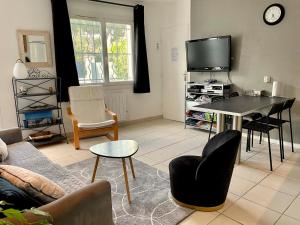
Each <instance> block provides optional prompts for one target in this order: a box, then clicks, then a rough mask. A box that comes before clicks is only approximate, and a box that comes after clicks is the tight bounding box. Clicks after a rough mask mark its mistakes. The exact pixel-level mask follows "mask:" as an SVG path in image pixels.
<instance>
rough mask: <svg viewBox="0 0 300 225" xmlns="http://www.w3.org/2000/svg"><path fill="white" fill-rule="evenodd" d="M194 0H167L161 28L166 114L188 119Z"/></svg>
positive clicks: (166, 116) (164, 110)
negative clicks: (187, 82)
mask: <svg viewBox="0 0 300 225" xmlns="http://www.w3.org/2000/svg"><path fill="white" fill-rule="evenodd" d="M190 3H191V1H190V0H175V1H172V2H169V3H166V4H165V14H166V15H167V18H166V19H165V21H164V23H163V26H162V28H161V50H162V54H161V56H162V59H161V61H162V73H163V88H162V94H163V116H164V118H167V119H171V120H177V121H182V122H183V121H184V110H185V109H184V98H185V97H184V73H185V71H186V60H185V41H186V40H188V39H189V38H190V9H191V8H190V7H191V5H190Z"/></svg>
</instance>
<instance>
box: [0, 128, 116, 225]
mask: <svg viewBox="0 0 300 225" xmlns="http://www.w3.org/2000/svg"><path fill="white" fill-rule="evenodd" d="M0 138H1V139H2V140H3V141H4V142H5V143H6V144H7V145H8V152H9V156H8V159H6V160H5V161H4V162H3V163H0V164H5V165H14V166H19V167H23V168H25V169H28V170H31V171H33V172H36V173H39V174H41V175H43V176H45V177H47V178H48V179H50V180H52V181H54V182H55V183H57V184H58V185H60V186H61V187H62V188H63V189H64V190H65V192H66V195H65V196H64V197H62V198H60V199H58V200H56V201H54V202H51V203H50V204H47V205H44V206H42V207H40V209H41V210H43V211H45V212H49V213H50V214H51V216H52V218H53V224H54V225H70V224H72V225H102V224H103V225H113V224H114V223H113V219H112V203H111V189H110V184H109V182H107V181H99V182H95V183H94V184H89V185H88V184H86V183H84V182H83V181H81V180H80V179H78V178H77V177H76V176H74V175H72V174H71V173H70V172H69V171H68V170H66V169H65V168H63V167H61V166H59V165H57V164H55V163H53V162H51V161H50V160H49V159H48V158H47V157H46V156H44V155H43V154H42V153H41V152H39V150H38V149H36V148H35V147H34V146H33V145H31V144H30V143H28V142H24V141H22V133H21V130H20V129H19V128H13V129H7V130H1V131H0ZM26 217H28V219H29V221H35V220H37V218H35V216H33V215H29V214H27V215H26ZM16 224H18V223H16Z"/></svg>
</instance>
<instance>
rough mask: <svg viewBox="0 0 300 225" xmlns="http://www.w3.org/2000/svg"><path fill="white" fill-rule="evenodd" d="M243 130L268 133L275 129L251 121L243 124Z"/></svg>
mask: <svg viewBox="0 0 300 225" xmlns="http://www.w3.org/2000/svg"><path fill="white" fill-rule="evenodd" d="M243 128H244V129H247V130H253V131H258V132H263V133H268V132H269V131H270V130H273V129H274V128H275V127H274V126H270V125H267V124H264V123H259V122H256V121H252V122H249V123H246V124H243Z"/></svg>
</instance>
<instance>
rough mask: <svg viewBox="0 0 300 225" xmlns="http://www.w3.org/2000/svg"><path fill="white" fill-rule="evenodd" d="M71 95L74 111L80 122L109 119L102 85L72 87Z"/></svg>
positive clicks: (95, 121) (70, 89) (96, 121)
mask: <svg viewBox="0 0 300 225" xmlns="http://www.w3.org/2000/svg"><path fill="white" fill-rule="evenodd" d="M69 96H70V105H71V110H72V113H73V114H74V115H75V117H76V118H77V119H78V122H79V123H99V122H103V121H105V120H107V119H106V113H105V103H104V94H103V90H102V87H100V86H79V87H77V86H76V87H70V88H69Z"/></svg>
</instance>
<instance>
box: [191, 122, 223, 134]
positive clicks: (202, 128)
mask: <svg viewBox="0 0 300 225" xmlns="http://www.w3.org/2000/svg"><path fill="white" fill-rule="evenodd" d="M186 125H187V126H190V127H192V128H194V129H198V130H205V131H209V127H206V126H200V127H197V126H194V125H190V124H186ZM211 132H213V133H216V132H217V130H216V128H212V129H211Z"/></svg>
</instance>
